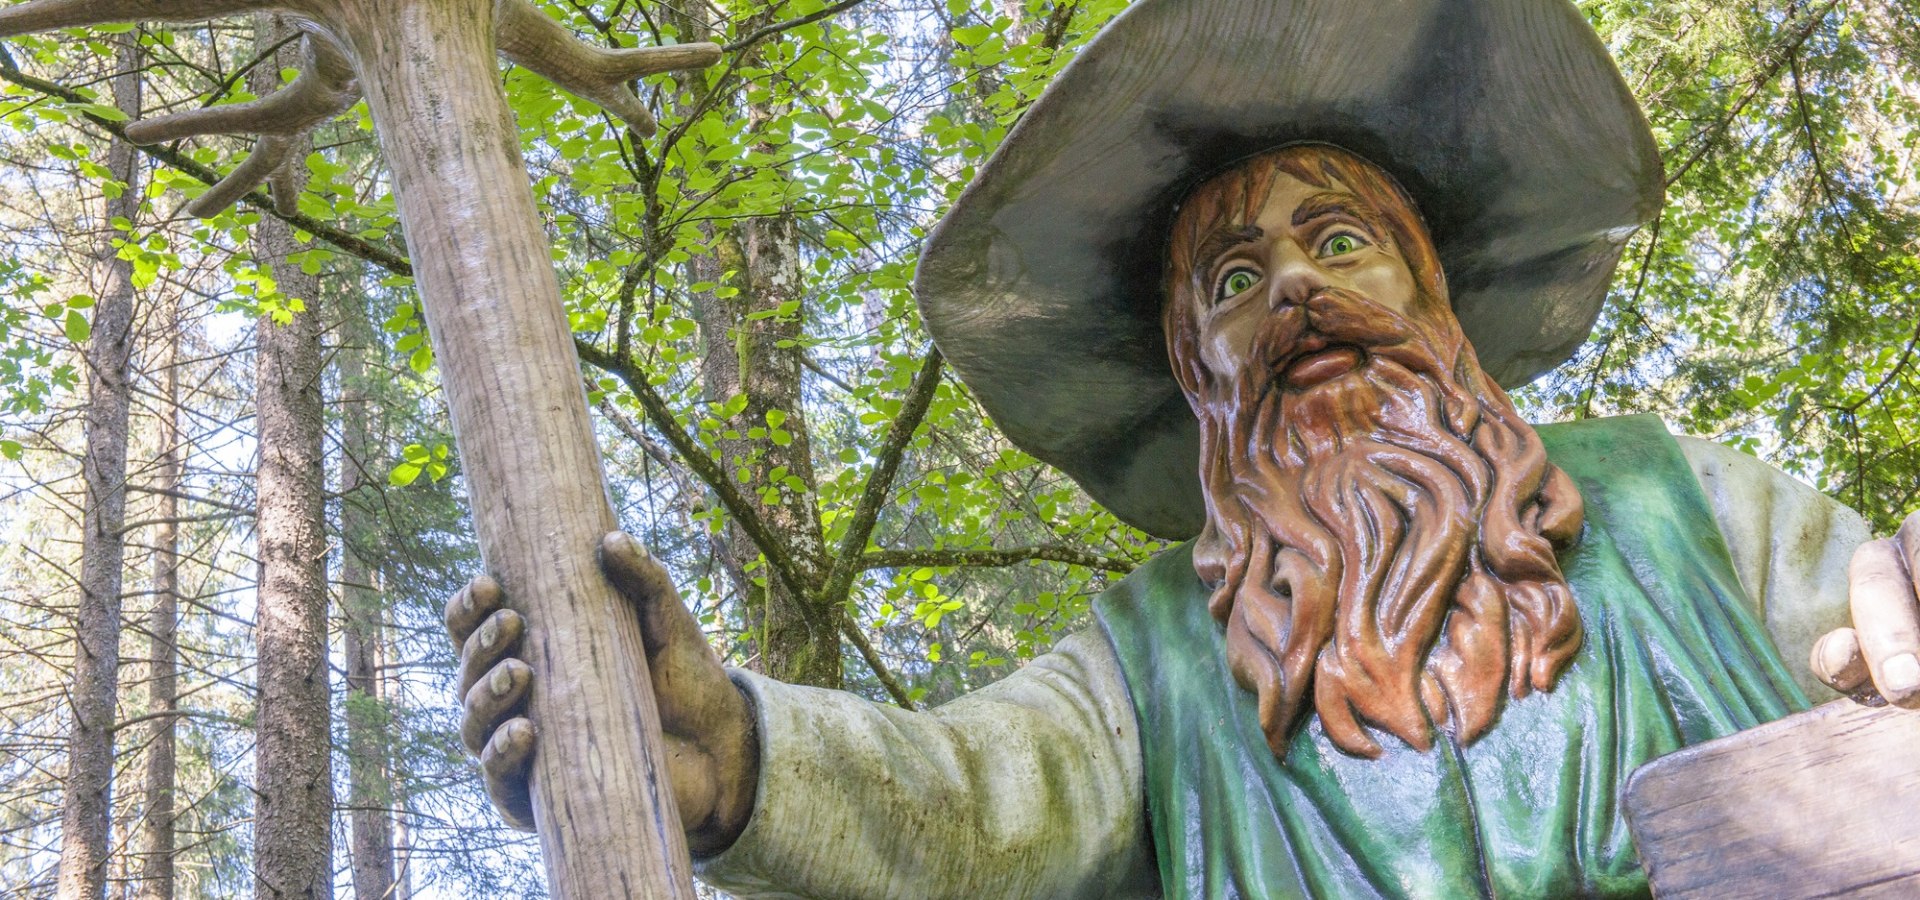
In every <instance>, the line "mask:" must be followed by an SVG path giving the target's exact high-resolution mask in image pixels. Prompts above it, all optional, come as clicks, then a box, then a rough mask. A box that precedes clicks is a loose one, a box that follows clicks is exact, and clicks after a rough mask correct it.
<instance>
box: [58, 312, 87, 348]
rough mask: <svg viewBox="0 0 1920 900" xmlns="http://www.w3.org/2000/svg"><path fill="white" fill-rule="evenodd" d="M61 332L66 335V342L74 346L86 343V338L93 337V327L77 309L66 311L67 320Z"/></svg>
mask: <svg viewBox="0 0 1920 900" xmlns="http://www.w3.org/2000/svg"><path fill="white" fill-rule="evenodd" d="M63 330H64V331H66V333H67V340H70V341H72V342H74V343H76V344H84V343H86V342H87V338H88V337H91V336H92V335H93V325H92V324H91V323H89V322H88V321H87V317H86V315H85V314H83V313H81V312H80V311H79V310H77V309H69V310H67V320H66V322H65V323H64V325H63Z"/></svg>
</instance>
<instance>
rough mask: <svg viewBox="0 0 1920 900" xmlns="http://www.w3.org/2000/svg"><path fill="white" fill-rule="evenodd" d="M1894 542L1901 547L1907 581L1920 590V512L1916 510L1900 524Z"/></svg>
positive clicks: (1901, 559) (1901, 560)
mask: <svg viewBox="0 0 1920 900" xmlns="http://www.w3.org/2000/svg"><path fill="white" fill-rule="evenodd" d="M1894 541H1896V542H1897V543H1899V545H1900V562H1901V564H1902V565H1905V566H1906V567H1907V580H1908V581H1910V582H1912V583H1913V584H1914V585H1915V588H1916V590H1920V510H1914V511H1913V513H1912V514H1911V515H1908V516H1907V520H1906V521H1905V522H1901V523H1900V531H1899V533H1897V534H1895V535H1894Z"/></svg>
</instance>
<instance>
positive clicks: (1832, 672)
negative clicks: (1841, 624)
mask: <svg viewBox="0 0 1920 900" xmlns="http://www.w3.org/2000/svg"><path fill="white" fill-rule="evenodd" d="M1808 663H1809V665H1810V667H1811V668H1812V669H1813V674H1814V676H1815V677H1817V678H1819V679H1820V680H1821V681H1824V682H1826V684H1827V686H1828V687H1830V688H1833V689H1834V690H1836V691H1839V692H1840V693H1842V694H1851V693H1853V692H1854V691H1856V690H1859V689H1860V686H1861V685H1863V684H1866V683H1867V657H1866V655H1865V654H1863V653H1861V652H1860V635H1858V634H1856V633H1855V632H1854V630H1853V629H1851V628H1836V629H1834V630H1833V631H1829V632H1827V633H1826V634H1824V635H1822V636H1821V637H1820V639H1819V640H1817V641H1814V642H1813V658H1812V659H1811V660H1808Z"/></svg>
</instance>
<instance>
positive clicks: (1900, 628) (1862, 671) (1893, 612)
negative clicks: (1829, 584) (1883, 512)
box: [1812, 512, 1920, 709]
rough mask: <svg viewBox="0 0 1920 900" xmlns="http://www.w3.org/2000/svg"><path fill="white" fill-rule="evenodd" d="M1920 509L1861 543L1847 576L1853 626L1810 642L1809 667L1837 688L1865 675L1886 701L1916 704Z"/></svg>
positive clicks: (1858, 682)
mask: <svg viewBox="0 0 1920 900" xmlns="http://www.w3.org/2000/svg"><path fill="white" fill-rule="evenodd" d="M1916 574H1920V512H1916V513H1914V514H1913V515H1910V516H1908V517H1907V521H1906V522H1905V523H1903V524H1902V525H1901V526H1900V532H1899V534H1897V535H1895V536H1893V537H1890V538H1886V539H1883V540H1878V541H1869V542H1867V543H1865V544H1862V545H1860V549H1858V550H1856V551H1854V553H1853V564H1852V566H1851V568H1850V569H1849V572H1848V576H1847V581H1848V586H1849V590H1850V592H1851V605H1852V607H1853V627H1852V628H1841V629H1838V630H1836V631H1833V632H1830V633H1828V634H1827V635H1825V636H1823V637H1821V638H1820V640H1818V641H1815V642H1814V644H1813V659H1812V665H1813V672H1814V674H1815V675H1818V676H1819V677H1820V680H1821V681H1824V682H1826V683H1827V684H1828V685H1830V686H1832V687H1833V689H1834V690H1837V691H1840V692H1841V693H1852V692H1854V691H1856V690H1859V689H1860V688H1861V687H1863V686H1865V685H1866V684H1867V682H1868V680H1869V679H1871V681H1872V683H1873V688H1874V690H1876V691H1878V692H1879V694H1880V696H1882V697H1885V698H1886V699H1887V702H1889V703H1892V704H1895V705H1897V706H1904V707H1907V708H1908V709H1920V601H1917V600H1916V599H1915V596H1916V595H1915V588H1916V585H1920V581H1916V578H1915V576H1916Z"/></svg>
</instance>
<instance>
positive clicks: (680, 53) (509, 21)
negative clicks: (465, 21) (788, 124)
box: [494, 0, 721, 137]
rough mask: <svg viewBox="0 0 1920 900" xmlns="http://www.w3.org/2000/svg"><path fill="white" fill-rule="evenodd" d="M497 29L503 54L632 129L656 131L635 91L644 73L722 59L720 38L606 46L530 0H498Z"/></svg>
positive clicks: (696, 66)
mask: <svg viewBox="0 0 1920 900" xmlns="http://www.w3.org/2000/svg"><path fill="white" fill-rule="evenodd" d="M494 19H495V21H494V33H495V40H496V41H497V42H498V44H499V47H500V55H501V56H504V57H506V58H507V59H508V60H510V61H512V62H513V63H515V64H517V65H521V66H525V67H526V68H527V69H528V70H530V71H532V72H534V73H536V74H538V75H539V76H540V77H542V78H545V79H547V80H548V81H551V82H553V83H554V84H556V85H558V86H560V87H561V88H564V89H565V90H568V91H571V92H572V93H574V94H576V95H578V96H579V97H580V98H581V99H584V100H588V101H591V102H593V103H597V104H599V105H600V106H601V107H602V108H603V109H605V110H606V111H607V112H610V113H613V114H614V115H615V116H618V117H619V118H620V120H621V121H623V122H625V123H627V127H628V128H630V129H632V130H633V133H634V134H637V135H640V136H641V137H648V136H650V135H652V134H653V132H654V120H653V113H652V112H651V111H649V110H648V109H647V107H646V104H644V103H642V102H640V97H639V95H637V94H635V93H634V92H633V86H632V82H633V80H634V79H636V78H639V77H641V76H643V75H656V74H659V73H661V72H672V71H677V70H680V69H702V68H706V67H707V66H710V65H713V64H714V63H716V62H719V61H720V53H721V51H720V45H718V44H673V45H668V46H663V47H639V48H635V49H629V50H607V49H603V48H600V47H595V46H593V45H591V44H588V43H586V42H585V41H582V40H580V39H579V38H577V37H574V35H573V33H572V32H570V31H568V30H567V29H566V28H565V27H563V26H562V25H561V24H560V23H559V22H556V21H554V20H552V19H550V18H548V17H547V15H546V13H543V12H541V11H540V10H539V9H538V8H537V7H535V6H534V5H533V3H532V2H531V0H496V2H495V3H494Z"/></svg>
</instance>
